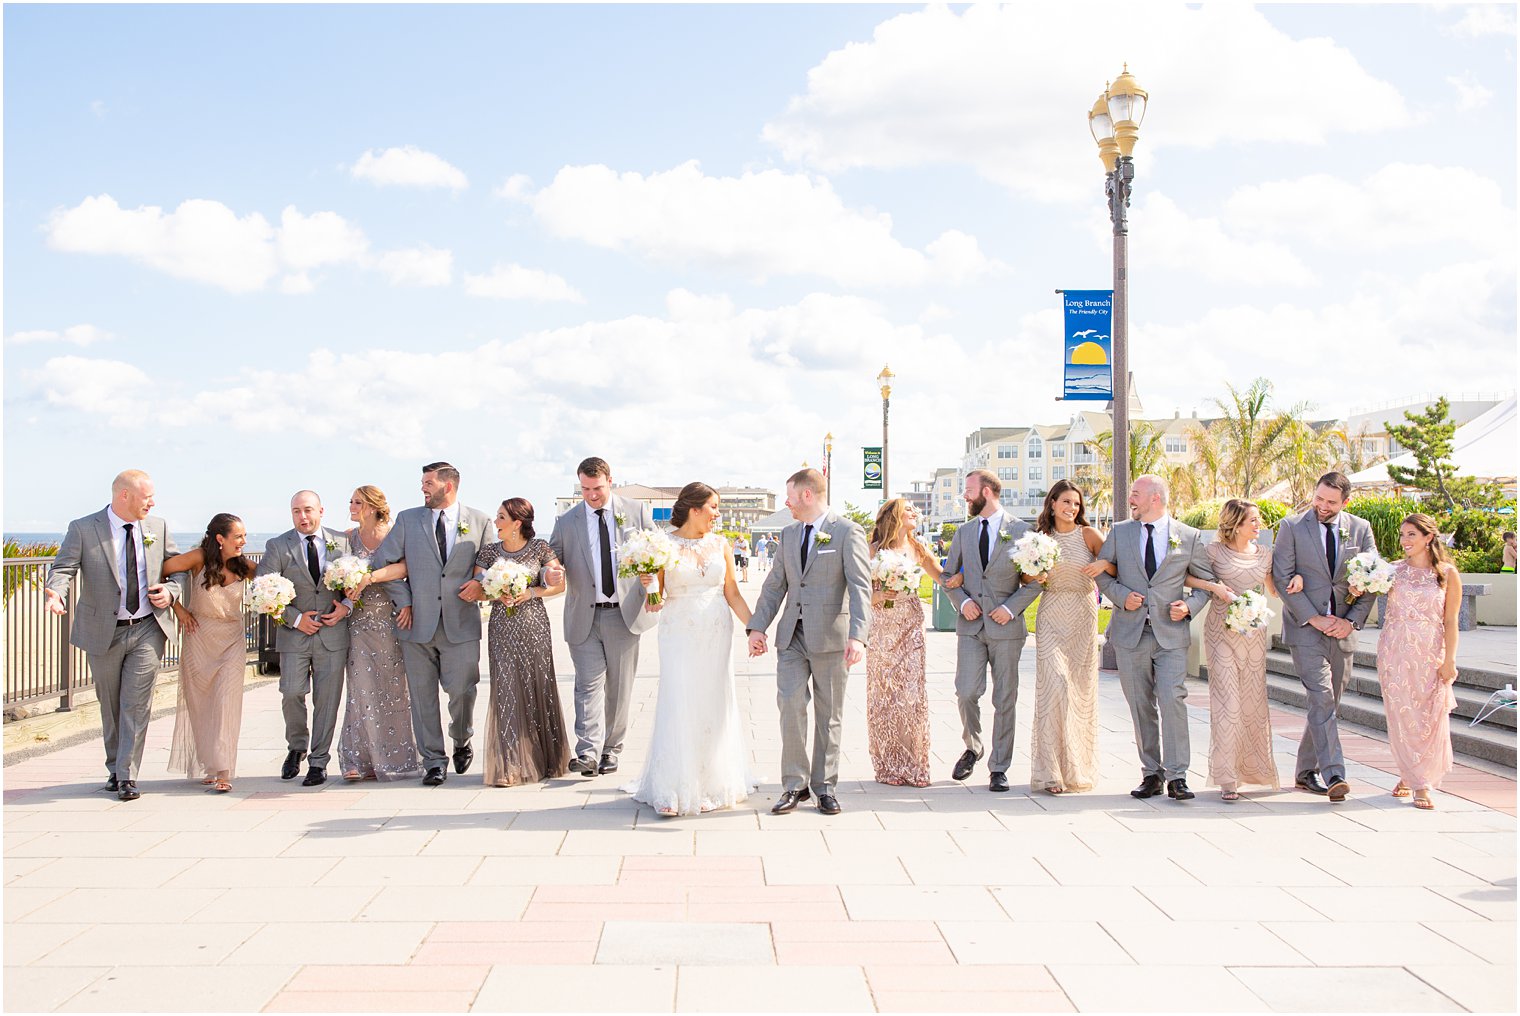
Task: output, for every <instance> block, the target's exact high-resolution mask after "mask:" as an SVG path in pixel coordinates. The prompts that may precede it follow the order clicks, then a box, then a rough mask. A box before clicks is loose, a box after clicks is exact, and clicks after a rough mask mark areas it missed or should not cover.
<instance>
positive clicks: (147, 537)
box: [143, 533, 158, 547]
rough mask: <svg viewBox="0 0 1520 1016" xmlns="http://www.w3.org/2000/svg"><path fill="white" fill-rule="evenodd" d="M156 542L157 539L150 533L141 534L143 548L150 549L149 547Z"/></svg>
mask: <svg viewBox="0 0 1520 1016" xmlns="http://www.w3.org/2000/svg"><path fill="white" fill-rule="evenodd" d="M157 542H158V537H156V536H154V535H153V534H152V533H143V546H144V547H151V546H153V545H154V544H155V543H157Z"/></svg>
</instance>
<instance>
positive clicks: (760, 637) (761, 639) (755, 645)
mask: <svg viewBox="0 0 1520 1016" xmlns="http://www.w3.org/2000/svg"><path fill="white" fill-rule="evenodd" d="M765 642H766V640H765V632H763V631H752V632H750V633H749V654H750V656H764V655H765V648H766V645H765Z"/></svg>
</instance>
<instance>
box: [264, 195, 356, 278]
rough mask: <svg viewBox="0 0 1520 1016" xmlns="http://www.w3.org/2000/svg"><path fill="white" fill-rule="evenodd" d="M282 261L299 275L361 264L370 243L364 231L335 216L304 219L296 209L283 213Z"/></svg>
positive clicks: (281, 232)
mask: <svg viewBox="0 0 1520 1016" xmlns="http://www.w3.org/2000/svg"><path fill="white" fill-rule="evenodd" d="M277 243H278V246H279V253H280V261H281V263H283V264H285V265H286V266H288V267H290V268H293V269H295V270H296V271H298V272H299V271H304V270H306V269H308V268H320V267H322V266H323V265H335V264H343V263H345V262H357V261H359V260H361V259H362V258H363V257H364V254H365V251H366V250H367V249H368V248H369V241H368V240H366V239H365V237H364V231H363V230H362V229H360V228H359V227H358V226H355V225H353V224H352V223H350V222H347V221H345V220H344V218H343V217H342V216H340V215H338V214H336V213H334V212H316V213H313V214H312V215H302V214H301V213H300V212H299V211H297V210H296V208H295V206H294V205H291V206H288V207H287V208H286V209H285V210H284V211H283V212H281V213H280V231H279V235H278V240H277Z"/></svg>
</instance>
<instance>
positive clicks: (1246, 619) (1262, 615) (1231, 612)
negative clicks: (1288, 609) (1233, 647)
mask: <svg viewBox="0 0 1520 1016" xmlns="http://www.w3.org/2000/svg"><path fill="white" fill-rule="evenodd" d="M1216 609H1217V608H1216ZM1271 619H1272V611H1271V610H1270V609H1268V607H1267V598H1266V596H1265V595H1263V594H1262V593H1259V592H1257V591H1256V590H1254V589H1247V590H1246V591H1245V592H1243V593H1241V594H1240V595H1239V596H1237V597H1235V599H1234V600H1232V601H1230V606H1229V607H1228V608H1227V609H1226V610H1225V614H1224V626H1225V627H1226V628H1228V629H1230V631H1233V632H1239V633H1241V634H1245V633H1246V632H1249V631H1255V630H1256V629H1257V628H1263V627H1265V626H1266V624H1267V622H1268V621H1270V620H1271Z"/></svg>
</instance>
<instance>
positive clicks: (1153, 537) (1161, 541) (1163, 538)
mask: <svg viewBox="0 0 1520 1016" xmlns="http://www.w3.org/2000/svg"><path fill="white" fill-rule="evenodd" d="M1147 525H1150V526H1152V527H1153V528H1152V529H1151V531H1150V533H1149V534H1147V533H1146V530H1145V527H1146V526H1147ZM1147 535H1149V537H1150V541H1151V545H1152V546H1154V547H1155V548H1156V570H1157V571H1158V572H1159V571H1160V570H1161V562H1163V561H1165V560H1166V552H1167V551H1168V550H1170V549H1171V546H1172V545H1171V535H1172V531H1171V527H1170V526H1169V525H1168V519H1167V516H1165V515H1163V516H1161V517H1160V518H1159V519H1157V520H1156V521H1155V522H1151V523H1145V522H1142V523H1140V560H1141V561H1144V560H1145V540H1146V536H1147Z"/></svg>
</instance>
